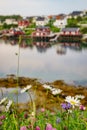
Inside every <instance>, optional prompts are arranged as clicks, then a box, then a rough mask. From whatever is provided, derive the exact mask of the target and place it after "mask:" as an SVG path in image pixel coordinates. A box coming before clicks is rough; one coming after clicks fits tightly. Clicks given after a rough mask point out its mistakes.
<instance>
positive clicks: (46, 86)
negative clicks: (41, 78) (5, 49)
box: [43, 84, 51, 89]
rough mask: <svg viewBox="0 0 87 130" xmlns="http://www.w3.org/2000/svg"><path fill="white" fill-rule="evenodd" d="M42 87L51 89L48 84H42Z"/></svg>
mask: <svg viewBox="0 0 87 130" xmlns="http://www.w3.org/2000/svg"><path fill="white" fill-rule="evenodd" d="M43 87H44V88H46V89H51V87H50V85H47V84H44V85H43Z"/></svg>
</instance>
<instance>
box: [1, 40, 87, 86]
mask: <svg viewBox="0 0 87 130" xmlns="http://www.w3.org/2000/svg"><path fill="white" fill-rule="evenodd" d="M28 44H30V41H28V40H26V41H22V44H21V47H20V71H19V75H20V76H26V77H34V78H38V79H41V80H43V81H54V80H60V79H62V80H65V81H68V82H69V81H74V82H75V83H79V84H87V48H83V47H82V46H81V45H80V44H79V43H78V44H71V46H70V45H69V44H66V45H64V44H62V43H61V44H58V43H56V45H51V44H52V43H50V45H47V46H46V44H45V43H37V45H36V43H33V46H31V45H30V46H28ZM39 44H41V45H39ZM16 53H18V45H17V41H14V40H0V77H5V76H6V75H7V74H16V73H17V63H18V55H17V54H16Z"/></svg>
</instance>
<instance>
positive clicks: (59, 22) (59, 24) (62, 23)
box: [53, 17, 67, 28]
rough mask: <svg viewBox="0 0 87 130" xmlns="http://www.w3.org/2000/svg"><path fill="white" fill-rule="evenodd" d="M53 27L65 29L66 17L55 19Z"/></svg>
mask: <svg viewBox="0 0 87 130" xmlns="http://www.w3.org/2000/svg"><path fill="white" fill-rule="evenodd" d="M53 25H54V26H56V27H58V28H65V26H66V25H67V17H64V18H59V19H56V20H55V22H54V23H53Z"/></svg>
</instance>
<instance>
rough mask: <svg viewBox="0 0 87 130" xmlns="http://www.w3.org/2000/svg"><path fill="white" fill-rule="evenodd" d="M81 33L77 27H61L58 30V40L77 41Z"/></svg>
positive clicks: (79, 39)
mask: <svg viewBox="0 0 87 130" xmlns="http://www.w3.org/2000/svg"><path fill="white" fill-rule="evenodd" d="M81 38H82V34H81V32H80V29H79V28H63V29H62V30H61V32H60V37H59V41H61V42H65V41H67V42H79V41H81Z"/></svg>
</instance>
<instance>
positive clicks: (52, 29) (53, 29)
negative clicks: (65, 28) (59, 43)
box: [50, 26, 60, 32]
mask: <svg viewBox="0 0 87 130" xmlns="http://www.w3.org/2000/svg"><path fill="white" fill-rule="evenodd" d="M50 30H51V31H52V32H59V31H60V29H59V28H57V27H55V26H51V27H50Z"/></svg>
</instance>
